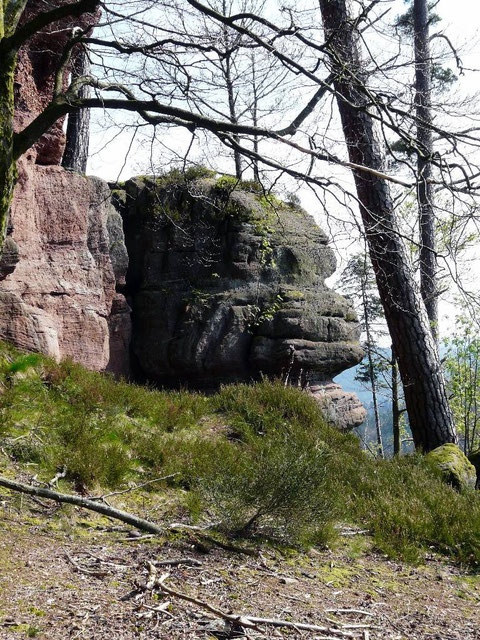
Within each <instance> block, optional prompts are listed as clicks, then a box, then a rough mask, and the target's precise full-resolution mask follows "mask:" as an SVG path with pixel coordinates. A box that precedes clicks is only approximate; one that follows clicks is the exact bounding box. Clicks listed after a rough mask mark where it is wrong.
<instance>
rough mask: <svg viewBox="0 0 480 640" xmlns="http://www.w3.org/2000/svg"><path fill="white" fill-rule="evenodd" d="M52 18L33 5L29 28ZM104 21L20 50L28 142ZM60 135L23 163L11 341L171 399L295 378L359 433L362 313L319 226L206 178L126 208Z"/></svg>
mask: <svg viewBox="0 0 480 640" xmlns="http://www.w3.org/2000/svg"><path fill="white" fill-rule="evenodd" d="M65 1H68V2H70V1H73V0H52V2H51V3H49V7H54V6H58V5H60V4H63V3H64V2H65ZM41 10H44V3H43V2H41V1H40V0H29V2H28V4H27V10H26V13H25V15H24V17H23V19H24V20H28V19H31V18H32V16H34V15H36V13H38V11H41ZM98 17H99V15H98V14H95V15H92V14H90V15H89V14H86V15H84V16H82V17H81V18H73V19H70V18H68V19H65V20H64V21H62V22H60V23H56V24H55V25H54V26H53V27H52V28H48V29H46V30H44V31H42V32H41V33H39V34H37V35H36V36H35V37H34V38H32V39H31V40H30V42H29V45H28V47H27V48H25V49H24V50H22V51H21V52H20V54H19V58H18V66H17V70H16V79H15V80H16V82H15V99H16V113H15V129H16V131H20V130H22V129H23V128H24V127H25V126H26V125H27V124H29V123H30V122H31V121H32V120H33V119H34V118H35V117H36V116H37V115H38V114H39V113H41V111H42V110H43V109H44V108H45V106H46V105H47V104H48V102H49V100H50V99H51V96H52V89H53V78H54V73H55V70H56V68H57V66H58V61H59V57H60V55H61V51H62V49H63V46H64V44H65V42H66V40H67V38H68V37H69V35H70V33H71V29H72V28H73V27H75V26H80V27H82V28H83V29H88V27H89V26H91V25H92V26H93V25H94V24H95V23H96V21H98ZM62 125H63V123H62V122H58V123H56V124H55V125H54V126H53V127H52V128H51V129H50V131H48V132H47V133H46V134H45V135H44V136H42V138H41V139H40V140H39V141H38V143H37V144H36V145H35V146H34V147H33V148H32V149H30V150H29V151H28V152H27V153H26V154H25V155H24V157H23V158H21V160H20V162H19V166H18V183H17V185H16V189H15V195H14V201H13V205H12V211H11V217H10V223H9V235H8V237H7V240H6V243H5V248H4V251H3V255H2V257H1V260H0V338H3V339H7V340H9V341H11V342H13V343H14V344H16V345H17V346H19V347H22V348H25V349H29V350H35V351H41V352H43V353H46V354H48V355H51V356H53V357H55V358H57V359H60V358H65V357H72V358H73V359H74V360H76V361H77V362H80V363H81V364H83V365H85V366H87V367H89V368H92V369H97V370H104V369H109V370H111V371H113V372H115V373H117V374H123V375H126V376H128V375H130V376H133V377H135V378H136V379H143V380H150V381H152V382H155V383H159V384H164V385H168V386H175V385H191V386H195V387H207V388H208V387H215V386H218V384H220V383H223V382H229V381H244V380H251V379H258V378H259V377H260V376H261V375H269V376H277V375H283V376H284V377H285V378H288V380H289V381H290V383H292V384H299V385H302V386H304V387H306V388H308V389H309V390H310V392H311V393H313V394H314V395H315V397H317V398H319V401H320V402H321V403H325V398H328V399H329V400H328V403H327V404H328V407H329V411H330V413H329V415H330V417H331V418H332V420H334V421H336V422H338V423H340V424H342V425H343V426H344V427H345V428H350V427H352V426H354V425H355V424H359V423H360V422H361V421H362V418H363V414H362V409H361V408H360V407H359V406H358V404H356V402H355V399H354V398H353V397H351V394H345V393H344V392H343V391H342V390H341V389H339V388H338V385H335V384H333V383H332V382H331V378H332V377H333V376H334V375H336V374H337V373H339V372H341V371H343V370H344V369H346V368H348V367H350V366H352V365H354V364H356V363H357V362H359V360H360V359H361V357H362V351H361V349H360V347H359V345H358V331H359V330H358V323H357V319H356V317H355V313H354V311H353V309H352V308H351V306H350V304H349V303H348V302H347V301H346V300H345V299H344V298H343V297H341V296H339V295H337V294H336V293H334V292H333V291H331V290H329V289H328V288H327V287H326V286H325V278H327V277H328V276H329V275H331V273H333V271H334V269H335V260H334V257H333V252H332V251H331V249H330V248H329V247H328V246H327V238H326V236H325V234H324V233H323V232H322V231H321V230H320V229H319V228H318V227H317V226H316V225H315V223H314V221H313V219H312V218H311V217H310V216H308V215H307V214H306V213H305V212H304V211H301V210H299V209H295V208H291V207H287V206H285V205H283V204H282V203H280V202H279V201H277V200H276V199H275V198H274V197H273V196H267V195H265V194H263V193H262V192H261V191H260V190H259V189H258V185H257V186H255V185H245V184H244V185H240V188H238V186H239V185H236V184H235V181H234V180H233V181H232V180H231V179H229V178H225V177H224V178H220V179H216V178H214V177H212V176H206V175H204V176H203V178H199V177H198V175H197V176H196V177H195V179H192V180H190V181H188V183H187V182H185V180H182V177H181V176H180V175H178V174H177V175H170V176H166V177H164V178H162V179H161V180H159V181H152V180H149V179H134V180H130V181H129V182H128V183H127V184H126V185H124V186H123V187H121V188H117V189H116V190H115V192H114V198H113V199H114V201H115V203H116V208H115V207H113V206H112V202H111V192H110V189H109V187H108V185H107V184H106V183H105V182H103V181H101V180H99V179H96V178H87V177H85V176H82V175H80V174H75V173H71V172H68V171H65V170H64V169H62V168H61V167H60V166H59V164H60V162H61V158H62V154H63V150H64V146H65V136H64V133H63V128H62ZM190 177H192V176H190ZM234 187H235V188H234ZM119 212H120V213H121V215H120V213H119ZM121 216H122V217H123V221H122V217H121ZM124 231H125V232H126V235H127V240H128V242H127V244H128V255H127V249H126V247H125V240H124ZM127 269H128V271H127ZM126 295H127V297H126ZM127 300H128V301H127ZM129 303H131V304H132V305H133V335H132V326H131V309H130V306H129ZM130 354H132V356H133V358H132V360H133V362H132V364H130V362H129V357H130Z"/></svg>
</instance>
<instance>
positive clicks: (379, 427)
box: [362, 254, 384, 458]
mask: <svg viewBox="0 0 480 640" xmlns="http://www.w3.org/2000/svg"><path fill="white" fill-rule="evenodd" d="M364 255H365V260H364V266H363V273H362V298H363V300H362V301H363V313H364V317H365V334H366V336H367V358H368V377H369V378H370V386H371V389H372V398H373V415H374V418H375V432H376V436H377V453H378V455H379V457H380V458H383V457H384V449H383V438H382V425H381V422H380V412H379V410H378V393H377V378H376V375H375V365H374V362H373V357H372V346H373V340H372V335H371V332H370V318H369V317H368V305H367V299H366V289H367V283H366V276H367V256H366V254H364Z"/></svg>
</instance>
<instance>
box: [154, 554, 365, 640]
mask: <svg viewBox="0 0 480 640" xmlns="http://www.w3.org/2000/svg"><path fill="white" fill-rule="evenodd" d="M151 575H152V563H149V576H151ZM168 577H169V574H168V573H165V574H163V575H162V577H161V578H160V579H158V580H157V581H156V584H155V586H156V587H159V588H160V589H161V590H162V591H164V592H165V593H168V594H169V595H171V596H175V597H177V598H179V599H180V600H186V601H187V602H191V603H193V604H196V605H198V606H199V607H201V608H202V609H205V610H206V611H210V613H213V614H215V615H216V616H218V617H219V618H222V619H223V620H226V621H227V622H230V623H231V624H233V625H239V626H242V627H245V628H247V629H255V630H256V631H259V630H260V629H259V628H258V625H267V626H271V627H283V628H287V629H296V630H304V631H319V632H321V633H330V634H333V635H334V636H337V637H336V638H335V640H338V636H341V637H346V638H354V637H355V636H354V634H352V633H350V632H348V631H342V630H340V629H333V628H331V627H322V626H319V625H316V624H306V623H304V622H290V621H289V620H276V619H273V618H257V617H255V616H250V615H245V616H242V615H239V614H231V613H227V612H226V611H223V610H221V609H218V608H217V607H214V606H213V605H211V604H209V603H208V602H205V601H204V600H199V599H198V598H195V597H193V596H190V595H188V594H186V593H182V592H180V591H176V590H175V589H172V588H171V587H167V586H166V585H165V580H166V579H167V578H168ZM328 637H329V638H332V636H328ZM323 638H324V640H326V636H324V637H323Z"/></svg>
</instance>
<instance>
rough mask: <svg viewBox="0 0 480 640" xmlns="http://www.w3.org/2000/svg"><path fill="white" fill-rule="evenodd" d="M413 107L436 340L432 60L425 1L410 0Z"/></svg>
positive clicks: (425, 285)
mask: <svg viewBox="0 0 480 640" xmlns="http://www.w3.org/2000/svg"><path fill="white" fill-rule="evenodd" d="M413 13H414V37H415V90H416V95H415V109H416V115H417V141H418V146H419V147H420V153H419V154H418V157H417V170H418V185H417V202H418V213H419V226H420V291H421V294H422V298H423V301H424V303H425V307H426V309H427V314H428V318H429V320H430V325H431V328H432V333H433V337H434V339H435V340H436V341H437V340H438V298H437V258H436V253H435V203H434V190H433V185H432V184H431V182H430V180H431V178H432V163H431V157H432V154H433V139H432V131H431V128H430V126H429V125H430V124H431V122H432V112H431V78H432V62H431V57H430V40H429V29H428V6H427V0H414V3H413Z"/></svg>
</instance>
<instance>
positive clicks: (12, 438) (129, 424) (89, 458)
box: [0, 345, 480, 567]
mask: <svg viewBox="0 0 480 640" xmlns="http://www.w3.org/2000/svg"><path fill="white" fill-rule="evenodd" d="M0 389H1V393H0V446H1V454H0V467H1V471H2V473H3V474H10V475H12V474H15V475H17V476H18V474H21V475H22V476H23V477H24V478H25V475H26V474H30V476H33V475H37V476H38V478H39V479H40V480H47V479H50V478H52V476H53V475H55V473H56V471H57V470H58V469H60V468H62V467H65V468H66V471H67V476H66V478H65V480H64V481H63V483H64V484H63V487H62V489H63V490H70V491H72V490H84V491H85V490H86V491H91V492H93V491H111V490H115V489H120V488H124V487H125V486H128V483H141V482H144V481H147V480H149V479H152V478H155V477H159V476H163V475H166V474H168V473H177V474H178V475H177V476H175V478H174V479H173V480H171V481H170V482H169V484H168V485H166V484H165V483H163V484H162V485H160V486H157V485H153V487H152V489H151V490H150V491H149V492H143V493H142V494H141V499H142V501H143V503H145V502H147V503H148V502H149V501H150V502H151V503H152V504H153V503H155V504H156V507H155V509H156V511H155V517H157V518H162V517H166V518H168V519H169V521H172V520H174V519H175V517H178V516H179V515H180V516H183V517H188V518H190V519H192V520H195V519H197V520H198V519H200V520H204V521H208V522H211V521H215V522H216V523H218V524H217V527H218V528H219V529H221V530H223V531H224V532H225V533H227V534H229V535H241V536H257V537H258V538H266V537H268V538H270V539H275V540H277V541H279V542H281V543H284V544H285V543H286V544H300V545H307V546H308V545H311V544H324V543H326V542H328V543H329V544H331V543H332V541H333V539H334V537H335V535H336V527H335V525H336V524H338V523H348V524H353V525H357V526H360V527H365V528H368V529H369V530H370V531H371V533H372V537H373V541H374V544H375V546H376V548H377V549H379V550H382V551H383V552H386V553H388V554H389V555H391V556H400V557H403V558H405V559H407V560H412V561H414V560H417V559H419V558H420V557H421V556H422V554H423V553H424V552H425V550H426V549H434V550H436V551H439V552H441V553H445V554H446V555H449V556H451V557H453V558H454V559H455V560H457V561H460V562H462V563H465V564H468V565H470V566H472V567H476V566H478V563H479V561H480V494H479V493H478V492H476V493H474V492H472V493H469V494H459V493H457V492H455V491H454V490H453V489H451V488H450V487H449V486H446V485H445V484H443V483H442V482H441V481H440V480H439V479H438V478H437V477H435V476H434V475H432V473H431V472H430V471H429V470H428V469H427V468H426V467H425V465H424V463H423V460H422V459H421V458H420V457H411V458H402V459H399V460H394V461H376V460H373V459H371V458H369V457H367V456H366V455H365V454H364V453H363V452H362V451H361V450H360V447H359V444H358V442H357V441H356V439H355V438H354V437H353V436H345V435H342V434H340V433H339V432H337V431H335V430H333V429H331V428H330V427H328V426H327V425H326V424H325V423H324V420H323V418H322V416H321V414H320V413H319V411H318V408H317V406H316V404H315V402H314V401H313V400H312V399H311V398H309V397H308V396H307V395H306V394H303V393H302V392H300V391H298V390H296V389H292V388H284V387H283V386H282V385H281V384H279V383H270V382H263V383H261V384H257V385H254V386H247V385H236V386H228V387H225V388H223V389H222V390H221V391H220V392H219V393H218V394H216V395H214V396H212V397H209V398H206V397H204V396H202V395H199V394H192V393H187V392H164V391H155V390H150V389H146V388H143V387H138V386H135V385H129V384H126V383H121V382H120V383H119V382H114V381H113V380H112V379H111V378H109V377H108V376H104V375H101V374H97V373H92V372H89V371H86V370H85V369H82V368H81V367H79V366H77V365H74V364H72V363H69V362H66V363H62V364H56V363H54V362H52V361H50V360H48V359H45V358H43V357H41V356H37V355H22V354H19V353H18V352H16V351H15V350H13V349H12V348H10V347H9V346H7V345H2V347H1V352H0ZM27 479H28V475H27ZM131 495H132V500H133V494H131ZM130 507H131V508H133V509H135V503H134V502H133V503H130Z"/></svg>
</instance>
